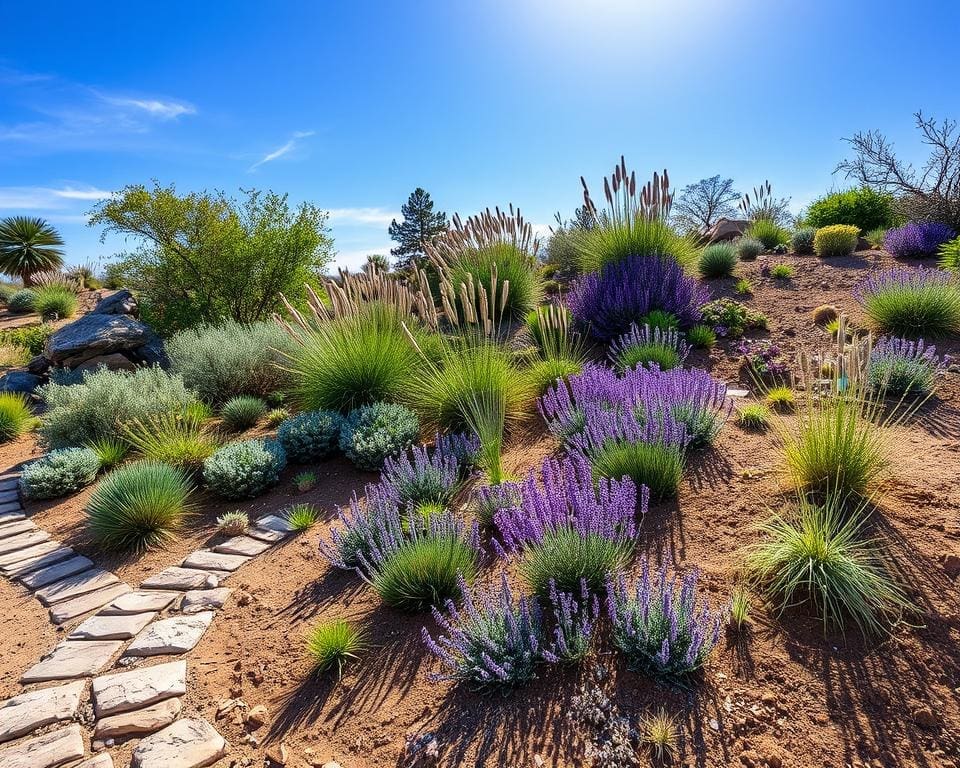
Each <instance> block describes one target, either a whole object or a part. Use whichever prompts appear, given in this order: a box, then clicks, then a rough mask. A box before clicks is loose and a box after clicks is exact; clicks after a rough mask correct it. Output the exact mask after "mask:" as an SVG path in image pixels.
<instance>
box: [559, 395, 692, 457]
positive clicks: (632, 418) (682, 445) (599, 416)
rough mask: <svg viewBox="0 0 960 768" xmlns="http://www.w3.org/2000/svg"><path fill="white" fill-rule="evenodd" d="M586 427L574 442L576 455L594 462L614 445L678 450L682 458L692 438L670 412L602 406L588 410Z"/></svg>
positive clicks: (572, 444) (573, 439) (571, 442)
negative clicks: (653, 446) (643, 445)
mask: <svg viewBox="0 0 960 768" xmlns="http://www.w3.org/2000/svg"><path fill="white" fill-rule="evenodd" d="M586 422H587V423H586V427H585V428H584V430H583V432H581V433H580V434H578V435H575V436H574V437H573V438H571V439H570V447H571V448H572V449H573V452H574V455H578V454H579V455H581V456H583V457H585V458H587V459H590V458H592V457H594V456H596V455H597V454H599V453H600V452H601V451H602V450H603V449H604V448H606V447H607V446H609V445H610V444H611V443H630V444H636V443H646V444H648V445H659V446H663V447H664V448H668V449H673V450H676V451H677V452H678V453H680V454H681V455H682V454H683V452H684V450H685V449H686V447H687V443H688V442H689V436H688V435H687V430H686V427H685V426H684V425H683V424H681V423H680V422H679V421H677V420H676V419H675V418H674V417H673V416H672V415H671V414H670V412H669V411H666V412H647V413H645V412H644V411H643V410H639V411H637V410H632V411H631V410H626V411H625V410H623V409H615V410H610V409H608V408H604V407H603V406H598V405H588V406H587V408H586Z"/></svg>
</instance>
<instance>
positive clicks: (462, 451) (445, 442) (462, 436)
mask: <svg viewBox="0 0 960 768" xmlns="http://www.w3.org/2000/svg"><path fill="white" fill-rule="evenodd" d="M434 450H436V451H437V452H438V453H441V454H443V455H444V456H453V458H455V459H456V460H457V466H458V467H459V468H460V474H461V475H462V476H466V475H468V474H470V471H471V470H472V469H473V468H474V467H475V466H476V464H477V460H478V458H479V457H480V438H479V437H477V436H476V435H474V434H468V433H461V432H456V433H453V434H449V435H439V434H438V435H437V438H436V440H435V441H434Z"/></svg>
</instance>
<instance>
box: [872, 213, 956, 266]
mask: <svg viewBox="0 0 960 768" xmlns="http://www.w3.org/2000/svg"><path fill="white" fill-rule="evenodd" d="M954 234H955V233H954V231H953V230H952V229H951V228H950V227H948V226H947V225H946V224H941V223H940V222H936V221H911V222H909V223H908V224H906V225H905V226H902V227H897V228H895V229H888V230H887V233H886V235H884V238H883V246H884V248H886V249H887V250H888V251H889V252H890V253H892V254H893V255H894V256H896V257H897V258H900V259H922V258H925V257H927V256H933V255H935V254H936V252H937V251H938V250H939V248H940V246H941V245H943V244H944V243H946V242H947V241H949V240H952V239H953V238H954Z"/></svg>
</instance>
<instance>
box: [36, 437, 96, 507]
mask: <svg viewBox="0 0 960 768" xmlns="http://www.w3.org/2000/svg"><path fill="white" fill-rule="evenodd" d="M99 471H100V458H99V457H98V456H97V454H96V453H94V452H93V451H91V450H90V449H89V448H60V449H58V450H54V451H50V453H48V454H47V455H46V456H44V457H43V458H42V459H38V460H37V461H31V462H30V463H29V464H26V465H25V466H24V467H23V471H22V472H21V473H20V490H21V491H22V492H23V495H24V496H25V497H26V498H28V499H55V498H57V497H59V496H67V495H69V494H71V493H74V492H76V491H79V490H80V489H81V488H85V487H86V486H88V485H90V483H92V482H93V481H94V480H95V479H96V477H97V472H99Z"/></svg>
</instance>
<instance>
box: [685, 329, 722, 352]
mask: <svg viewBox="0 0 960 768" xmlns="http://www.w3.org/2000/svg"><path fill="white" fill-rule="evenodd" d="M686 336H687V341H688V342H690V346H691V347H694V348H695V349H712V348H713V346H714V345H715V344H716V343H717V334H716V333H714V331H713V328H711V327H710V326H708V325H694V326H692V327H690V328H688V329H687V333H686Z"/></svg>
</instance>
